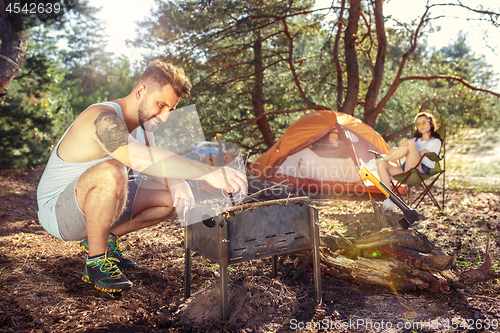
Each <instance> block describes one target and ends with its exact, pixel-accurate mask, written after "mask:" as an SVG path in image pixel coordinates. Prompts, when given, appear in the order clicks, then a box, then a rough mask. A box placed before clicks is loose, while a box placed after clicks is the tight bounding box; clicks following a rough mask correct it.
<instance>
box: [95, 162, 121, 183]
mask: <svg viewBox="0 0 500 333" xmlns="http://www.w3.org/2000/svg"><path fill="white" fill-rule="evenodd" d="M98 174H99V176H98V178H99V179H100V181H102V185H104V186H110V188H119V189H122V190H123V189H126V188H127V181H128V174H127V168H126V167H125V165H123V164H122V163H120V162H118V161H117V160H109V161H105V162H102V163H101V164H100V168H99V172H98Z"/></svg>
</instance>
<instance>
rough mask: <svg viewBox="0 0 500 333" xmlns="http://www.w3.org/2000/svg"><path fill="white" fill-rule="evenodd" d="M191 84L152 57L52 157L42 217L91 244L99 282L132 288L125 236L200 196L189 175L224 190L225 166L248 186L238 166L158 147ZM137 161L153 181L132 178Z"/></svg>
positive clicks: (89, 263) (63, 235) (59, 233)
mask: <svg viewBox="0 0 500 333" xmlns="http://www.w3.org/2000/svg"><path fill="white" fill-rule="evenodd" d="M190 90H191V84H190V83H189V80H188V79H187V77H186V76H185V75H184V72H183V70H182V69H180V68H178V67H176V66H174V65H172V64H169V63H164V62H159V61H155V62H152V63H150V64H149V65H148V67H147V68H146V70H145V71H144V73H143V74H142V76H141V77H140V79H139V81H138V82H137V84H136V86H135V87H134V89H133V90H132V92H131V93H130V94H129V95H128V96H126V97H124V98H121V99H117V100H115V101H112V102H105V103H99V104H94V105H91V106H90V107H88V108H87V109H86V110H85V111H83V112H82V113H81V114H80V115H79V116H78V117H77V118H76V119H75V121H74V122H73V123H72V124H71V126H70V127H69V128H68V129H67V130H66V132H65V133H64V135H63V136H62V138H61V139H60V141H59V142H58V144H57V145H56V147H55V148H54V151H53V153H52V155H51V157H50V159H49V161H48V164H47V166H46V168H45V171H44V173H43V175H42V178H41V180H40V183H39V185H38V191H37V200H38V208H39V212H38V216H39V219H40V222H41V223H42V226H43V227H44V228H45V229H46V230H47V231H48V232H49V233H50V234H52V235H53V236H55V237H58V238H60V239H62V240H65V241H81V243H80V244H81V246H82V247H83V248H84V249H85V250H86V251H87V252H88V257H87V260H86V263H85V268H84V271H83V277H82V279H83V281H85V282H88V283H91V284H93V285H94V287H95V288H96V289H98V290H101V291H105V292H112V293H114V292H121V291H125V290H129V289H130V288H132V282H130V281H129V280H128V279H127V277H126V276H125V275H124V274H123V272H122V270H123V269H127V268H133V267H135V266H136V264H135V262H133V261H131V260H129V259H127V258H125V257H124V256H123V255H122V251H121V249H120V244H119V242H118V238H119V236H122V235H125V234H127V233H129V232H132V231H135V230H139V229H142V228H146V227H150V226H153V225H156V224H158V223H159V222H161V221H164V220H166V219H168V218H169V217H171V216H173V215H174V214H175V213H176V211H177V212H179V213H185V212H186V211H187V210H188V209H189V207H190V206H192V205H193V204H194V199H193V195H192V193H191V189H190V187H189V185H188V184H187V183H186V182H185V181H184V180H185V179H188V180H201V181H205V182H206V183H207V184H208V185H210V186H212V187H215V188H219V189H223V190H224V189H226V188H227V187H226V181H225V178H224V173H225V174H226V175H227V181H228V183H229V186H230V190H231V191H232V192H238V191H243V192H245V191H246V188H247V180H246V177H245V175H244V174H242V173H240V172H238V171H236V170H232V169H231V170H230V172H229V170H228V172H222V171H223V170H222V168H219V169H218V170H216V171H215V172H212V169H211V168H210V167H209V166H208V165H206V164H202V163H198V162H194V161H191V160H188V159H185V158H182V157H180V156H177V155H175V154H173V153H171V152H168V151H165V150H162V149H159V148H157V147H154V138H153V136H152V132H153V131H154V130H155V129H156V128H157V127H158V125H159V124H161V123H163V122H164V121H166V120H167V118H168V114H169V112H170V111H171V110H173V109H175V107H176V105H177V103H178V102H179V99H180V98H181V97H184V96H185V97H187V98H189V97H190ZM131 133H132V134H131ZM151 161H162V163H161V164H160V163H157V164H158V165H156V164H155V165H152V162H151ZM130 169H134V170H136V171H138V172H145V173H147V174H149V175H151V177H148V179H147V180H145V181H144V182H147V183H148V184H146V183H143V184H141V185H140V186H138V184H137V182H135V181H129V180H128V171H129V170H130ZM166 178H169V184H170V185H171V184H172V183H174V184H175V186H170V187H168V186H166V181H165V180H166ZM170 180H173V181H170ZM143 185H144V186H143Z"/></svg>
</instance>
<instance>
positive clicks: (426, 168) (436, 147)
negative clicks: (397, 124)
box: [376, 112, 441, 209]
mask: <svg viewBox="0 0 500 333" xmlns="http://www.w3.org/2000/svg"><path fill="white" fill-rule="evenodd" d="M435 124H436V122H435V120H434V116H433V115H432V114H430V113H427V112H421V113H419V114H417V116H416V117H415V129H416V131H415V134H414V135H413V137H412V138H410V139H403V140H401V142H400V143H399V146H398V147H397V148H393V149H391V150H389V152H388V153H387V155H386V156H384V157H382V158H379V159H377V160H376V163H377V168H378V173H379V176H380V180H381V181H382V182H383V183H384V184H385V185H386V186H387V187H388V188H391V176H395V175H399V174H400V173H403V172H407V171H408V170H410V169H411V168H415V167H416V168H417V169H418V171H420V172H422V173H424V174H428V173H429V172H430V170H431V169H432V168H434V166H435V165H436V162H433V161H431V160H430V159H428V158H427V157H424V158H423V159H422V161H421V162H420V163H419V161H420V158H421V157H422V156H424V154H427V153H430V152H433V153H436V154H439V151H440V150H441V140H440V138H439V135H438V134H437V133H436V132H435V130H436V125H435ZM403 157H406V161H405V163H404V164H403V165H402V166H396V165H394V164H391V163H389V161H394V160H398V159H400V158H403ZM388 200H389V199H386V201H384V207H386V208H387V209H393V208H395V205H391V203H392V202H388ZM393 206H394V207H393Z"/></svg>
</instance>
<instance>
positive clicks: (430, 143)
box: [410, 138, 441, 169]
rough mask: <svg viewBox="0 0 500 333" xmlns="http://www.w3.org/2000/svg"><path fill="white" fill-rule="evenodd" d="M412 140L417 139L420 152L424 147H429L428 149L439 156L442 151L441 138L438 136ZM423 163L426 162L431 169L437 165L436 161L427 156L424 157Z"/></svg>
mask: <svg viewBox="0 0 500 333" xmlns="http://www.w3.org/2000/svg"><path fill="white" fill-rule="evenodd" d="M410 140H413V141H415V143H416V144H417V149H418V151H419V152H421V151H422V150H424V149H427V150H428V151H430V152H432V153H435V154H436V155H438V156H439V152H440V151H441V140H439V139H438V138H430V139H429V140H426V141H424V140H422V138H418V139H417V138H411V139H410ZM422 164H425V166H427V167H429V168H430V169H432V168H434V167H435V166H436V162H434V161H431V160H430V159H428V158H427V157H424V158H423V159H422Z"/></svg>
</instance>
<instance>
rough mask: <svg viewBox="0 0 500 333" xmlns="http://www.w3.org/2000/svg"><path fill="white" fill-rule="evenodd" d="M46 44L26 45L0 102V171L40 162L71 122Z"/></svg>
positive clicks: (57, 69)
mask: <svg viewBox="0 0 500 333" xmlns="http://www.w3.org/2000/svg"><path fill="white" fill-rule="evenodd" d="M33 35H34V34H33ZM33 35H32V36H33ZM40 36H46V35H44V34H41V35H40ZM34 40H36V38H34ZM46 41H47V43H46V44H45V46H46V47H47V48H46V49H45V50H44V49H41V48H38V47H37V45H36V43H34V42H30V46H31V47H30V50H31V51H30V52H29V54H28V57H27V60H26V63H25V64H24V66H23V67H22V69H21V71H20V73H19V75H18V76H17V77H16V78H15V80H14V81H13V82H12V83H11V84H10V85H9V90H8V93H7V94H6V96H5V97H4V98H3V99H2V100H0V108H1V109H2V116H1V117H0V139H1V141H2V145H1V146H0V154H1V156H2V159H1V162H0V168H1V169H7V168H12V169H18V168H26V167H32V166H35V165H38V164H41V163H44V162H45V161H46V160H47V159H48V156H49V155H50V152H51V148H52V147H53V144H54V142H55V140H57V139H58V138H59V137H60V136H61V135H62V134H63V131H64V130H65V128H66V127H67V125H68V124H69V123H70V122H71V121H72V119H73V116H72V110H71V107H70V105H69V100H70V95H69V94H68V92H66V91H64V90H61V89H60V88H59V83H60V82H61V81H62V80H63V79H64V72H63V71H62V69H61V67H59V65H58V64H57V62H54V61H53V60H52V59H51V58H50V52H49V50H50V49H51V46H52V45H51V43H50V42H49V40H46Z"/></svg>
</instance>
